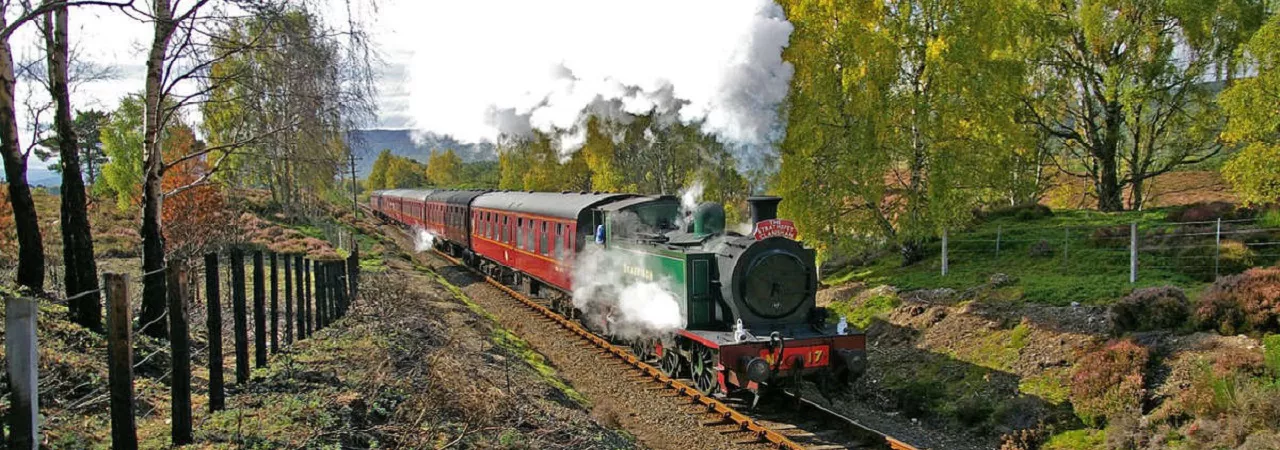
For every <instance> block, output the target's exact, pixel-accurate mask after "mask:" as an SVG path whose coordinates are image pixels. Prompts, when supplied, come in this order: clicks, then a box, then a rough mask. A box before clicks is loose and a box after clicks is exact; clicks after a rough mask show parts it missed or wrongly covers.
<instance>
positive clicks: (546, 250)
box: [538, 220, 551, 255]
mask: <svg viewBox="0 0 1280 450" xmlns="http://www.w3.org/2000/svg"><path fill="white" fill-rule="evenodd" d="M547 240H548V236H547V222H546V221H545V220H544V221H542V239H540V240H538V251H539V252H541V253H542V254H544V255H550V254H551V246H549V245H547Z"/></svg>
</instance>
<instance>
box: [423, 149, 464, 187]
mask: <svg viewBox="0 0 1280 450" xmlns="http://www.w3.org/2000/svg"><path fill="white" fill-rule="evenodd" d="M461 175H462V158H459V157H458V154H456V153H454V152H453V150H445V151H443V152H437V151H435V150H432V151H431V156H430V157H428V158H427V171H426V179H427V182H428V183H431V185H432V186H436V187H441V188H452V187H457V186H458V185H459V184H460V183H461V181H462V178H461Z"/></svg>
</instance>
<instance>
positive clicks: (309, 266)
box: [302, 260, 316, 336]
mask: <svg viewBox="0 0 1280 450" xmlns="http://www.w3.org/2000/svg"><path fill="white" fill-rule="evenodd" d="M302 262H303V263H305V265H306V267H305V270H303V271H302V276H305V277H306V288H307V295H306V304H305V306H306V309H307V311H306V314H305V320H303V321H302V325H305V326H306V327H307V336H311V335H312V334H315V331H316V329H315V322H312V321H311V306H312V304H314V303H315V285H312V283H311V281H314V280H312V279H314V277H315V276H314V274H312V272H314V271H315V266H316V265H315V261H311V260H302Z"/></svg>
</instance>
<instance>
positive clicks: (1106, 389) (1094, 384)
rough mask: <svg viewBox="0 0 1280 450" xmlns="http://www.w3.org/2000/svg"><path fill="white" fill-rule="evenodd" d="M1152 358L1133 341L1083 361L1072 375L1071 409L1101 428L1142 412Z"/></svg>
mask: <svg viewBox="0 0 1280 450" xmlns="http://www.w3.org/2000/svg"><path fill="white" fill-rule="evenodd" d="M1149 358H1150V355H1149V353H1148V351H1147V349H1146V348H1145V347H1142V346H1140V345H1138V344H1135V343H1134V342H1133V341H1129V340H1123V341H1113V342H1111V343H1109V344H1107V345H1106V346H1104V347H1102V348H1100V349H1097V350H1094V351H1091V352H1089V353H1086V354H1085V355H1084V356H1083V357H1081V358H1080V360H1079V361H1077V362H1076V365H1075V367H1074V368H1073V369H1072V374H1071V405H1072V406H1073V407H1074V408H1075V412H1076V415H1077V416H1079V417H1080V420H1082V421H1084V423H1086V424H1088V425H1090V426H1093V427H1101V426H1102V425H1103V424H1105V423H1106V421H1107V419H1108V418H1115V417H1120V416H1122V415H1125V414H1132V413H1137V412H1139V410H1140V407H1141V402H1142V397H1143V395H1144V394H1145V388H1144V383H1145V381H1144V377H1143V372H1144V368H1145V367H1146V365H1147V361H1148V360H1149Z"/></svg>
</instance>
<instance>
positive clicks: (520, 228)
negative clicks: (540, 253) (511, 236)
mask: <svg viewBox="0 0 1280 450" xmlns="http://www.w3.org/2000/svg"><path fill="white" fill-rule="evenodd" d="M516 248H524V219H522V218H516Z"/></svg>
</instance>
